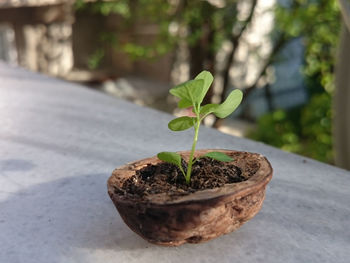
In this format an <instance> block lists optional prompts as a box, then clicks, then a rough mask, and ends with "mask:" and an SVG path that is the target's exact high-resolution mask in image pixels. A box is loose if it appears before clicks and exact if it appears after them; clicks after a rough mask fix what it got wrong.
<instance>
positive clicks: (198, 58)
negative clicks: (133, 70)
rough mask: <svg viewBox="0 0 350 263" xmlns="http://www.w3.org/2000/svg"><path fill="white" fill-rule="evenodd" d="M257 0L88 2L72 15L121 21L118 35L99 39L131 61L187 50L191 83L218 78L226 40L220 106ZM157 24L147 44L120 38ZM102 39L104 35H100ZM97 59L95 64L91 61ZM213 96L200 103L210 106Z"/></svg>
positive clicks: (131, 38)
mask: <svg viewBox="0 0 350 263" xmlns="http://www.w3.org/2000/svg"><path fill="white" fill-rule="evenodd" d="M239 3H240V4H242V5H244V6H245V8H247V7H248V8H247V9H248V10H247V12H244V14H245V15H242V14H241V15H240V16H239V15H238V13H239V11H238V9H239V7H238V5H239ZM257 3H258V0H250V1H249V2H248V5H247V1H244V0H226V1H214V0H191V1H189V0H138V1H135V0H111V1H103V0H98V1H96V2H93V3H88V4H87V3H84V1H83V0H79V1H77V2H76V9H77V11H80V10H85V11H88V12H93V13H97V14H102V15H105V16H107V15H112V14H114V15H118V16H119V17H120V18H121V22H120V25H121V26H120V29H118V32H117V33H118V34H116V32H110V33H107V34H110V35H113V37H112V36H110V37H109V38H104V40H103V41H105V40H106V41H107V42H108V43H111V41H110V39H111V38H113V39H114V41H113V46H114V47H115V48H116V49H117V50H118V51H122V52H124V53H126V54H128V55H129V56H130V57H131V58H132V59H153V58H156V57H158V56H161V55H164V54H166V53H168V52H170V51H174V50H177V48H178V47H179V45H180V43H185V44H186V46H187V47H188V49H189V54H190V57H189V66H190V67H189V71H190V78H194V77H195V76H196V75H197V74H198V73H199V72H201V71H202V70H203V69H206V70H208V71H210V72H213V74H214V76H215V75H217V72H216V65H215V59H216V55H217V52H218V51H219V49H220V48H221V47H222V44H223V43H224V42H225V41H228V42H230V43H231V45H232V50H231V52H230V54H228V56H227V57H228V59H227V61H225V62H224V63H225V65H224V66H223V72H222V75H223V91H222V96H221V101H223V100H224V99H225V97H226V95H227V94H228V92H227V91H228V88H229V84H230V83H229V70H230V68H231V66H232V64H233V63H234V57H235V53H236V51H237V50H238V47H239V46H240V43H241V38H242V35H243V33H244V32H245V31H246V29H247V28H248V27H249V25H250V23H251V21H252V18H253V16H254V13H255V10H256V6H257ZM147 24H151V25H156V26H157V30H158V32H157V35H156V37H155V39H154V41H152V43H149V44H145V43H142V42H140V41H138V39H137V36H135V34H133V35H131V36H130V37H128V38H124V39H122V38H121V37H118V36H121V35H123V32H128V33H130V32H132V31H133V30H134V29H135V28H138V29H142V26H141V27H140V25H147ZM104 34H105V35H106V33H104ZM99 54H101V53H98V54H97V56H96V54H93V58H91V59H90V60H91V62H92V63H90V64H91V66H94V67H95V66H96V62H97V61H98V60H97V59H99V60H101V59H102V56H99ZM96 58H97V59H96ZM211 96H212V91H210V92H209V93H208V95H207V97H206V98H205V102H206V103H208V102H211Z"/></svg>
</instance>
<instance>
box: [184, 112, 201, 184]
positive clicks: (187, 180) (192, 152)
mask: <svg viewBox="0 0 350 263" xmlns="http://www.w3.org/2000/svg"><path fill="white" fill-rule="evenodd" d="M195 112H196V115H197V121H196V124H195V126H194V137H193V143H192V150H191V154H190V159H189V160H188V165H187V173H186V176H185V179H186V184H190V181H191V172H192V164H193V156H194V152H195V150H196V144H197V140H198V132H199V126H200V124H201V119H200V116H199V107H198V109H195Z"/></svg>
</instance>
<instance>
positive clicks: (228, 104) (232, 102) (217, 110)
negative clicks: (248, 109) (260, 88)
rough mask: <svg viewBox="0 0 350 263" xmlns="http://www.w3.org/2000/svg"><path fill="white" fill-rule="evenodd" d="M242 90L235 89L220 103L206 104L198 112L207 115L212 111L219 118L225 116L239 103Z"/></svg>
mask: <svg viewBox="0 0 350 263" xmlns="http://www.w3.org/2000/svg"><path fill="white" fill-rule="evenodd" d="M242 98H243V92H242V91H240V90H239V89H236V90H234V91H232V92H231V93H230V95H228V97H227V98H226V100H225V101H224V102H223V103H221V104H207V105H205V106H203V107H201V110H200V114H202V115H207V114H209V113H214V114H215V115H216V116H217V117H219V118H226V117H227V116H228V115H230V114H231V113H232V112H234V110H235V109H237V107H238V106H239V104H241V101H242Z"/></svg>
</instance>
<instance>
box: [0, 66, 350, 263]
mask: <svg viewBox="0 0 350 263" xmlns="http://www.w3.org/2000/svg"><path fill="white" fill-rule="evenodd" d="M171 118H172V117H171V116H170V115H166V114H163V113H160V112H157V111H155V110H151V109H147V108H142V107H140V106H136V105H133V104H130V103H128V102H124V101H121V100H118V99H115V98H112V97H108V96H106V95H104V94H101V93H98V92H95V91H92V90H88V89H86V88H83V87H80V86H77V85H73V84H69V83H66V82H63V81H59V80H54V79H51V78H48V77H44V76H40V75H37V74H33V73H28V72H26V71H24V70H22V69H16V68H10V67H8V66H6V65H4V64H1V63H0V120H1V128H0V262H6V263H15V262H16V263H17V262H21V263H22V262H25V263H42V262H45V263H47V262H50V263H54V262H61V263H70V262H87V263H88V262H93V263H98V262H103V263H108V262H128V263H132V262H182V263H184V262H191V263H195V262H244V263H251V262H278V263H280V262H284V263H288V262H307V263H312V262H317V263H320V262H337V263H342V262H343V263H345V262H349V260H350V226H349V225H350V224H349V223H350V205H349V204H350V173H349V172H346V171H344V170H341V169H338V168H335V167H332V166H328V165H325V164H322V163H319V162H316V161H312V160H309V159H305V158H302V157H300V156H296V155H292V154H288V153H285V152H282V151H279V150H277V149H274V148H271V147H268V146H265V145H263V144H260V143H256V142H253V141H249V140H245V139H239V138H236V137H232V136H229V135H225V134H221V133H219V132H217V131H215V130H211V129H206V128H202V130H201V132H200V138H199V143H198V147H199V148H227V149H239V150H246V151H252V152H259V153H262V154H264V155H266V156H267V157H268V159H269V160H270V161H271V163H272V166H273V168H274V170H275V173H274V178H273V179H272V181H271V183H270V184H269V187H268V189H267V196H266V200H265V203H264V206H263V208H262V210H261V212H260V213H259V214H258V215H257V216H256V217H255V218H253V219H252V220H251V221H249V222H248V223H246V224H245V225H244V226H243V227H242V228H240V229H239V230H238V231H236V232H233V233H231V234H228V235H225V236H223V237H220V238H218V239H216V240H214V241H211V242H208V243H204V244H200V245H184V246H181V247H178V248H165V247H158V246H155V245H151V244H149V243H147V242H146V241H144V240H142V239H141V238H140V237H138V236H137V235H136V234H134V233H133V232H132V231H131V230H129V228H128V227H127V226H126V225H125V224H124V223H123V222H122V220H121V218H120V217H119V215H118V213H117V211H116V209H115V208H114V206H113V204H112V202H111V200H110V199H109V197H108V196H107V188H106V180H107V178H108V177H109V175H110V173H111V172H112V170H113V169H114V168H115V167H117V166H119V165H122V164H124V163H126V162H129V161H133V160H136V159H140V158H143V157H148V156H152V155H155V154H156V153H157V152H159V151H163V150H168V151H176V150H184V149H188V148H189V147H190V144H191V137H192V133H191V131H189V132H181V133H173V132H171V131H169V130H168V129H167V122H168V121H169V120H170V119H171Z"/></svg>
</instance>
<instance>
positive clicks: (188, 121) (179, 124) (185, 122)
mask: <svg viewBox="0 0 350 263" xmlns="http://www.w3.org/2000/svg"><path fill="white" fill-rule="evenodd" d="M195 120H196V118H192V117H187V116H183V117H179V118H176V119H173V120H172V121H170V122H169V123H168V127H169V129H170V130H172V131H184V130H187V129H189V128H191V127H192V126H193V125H194V124H195Z"/></svg>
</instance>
